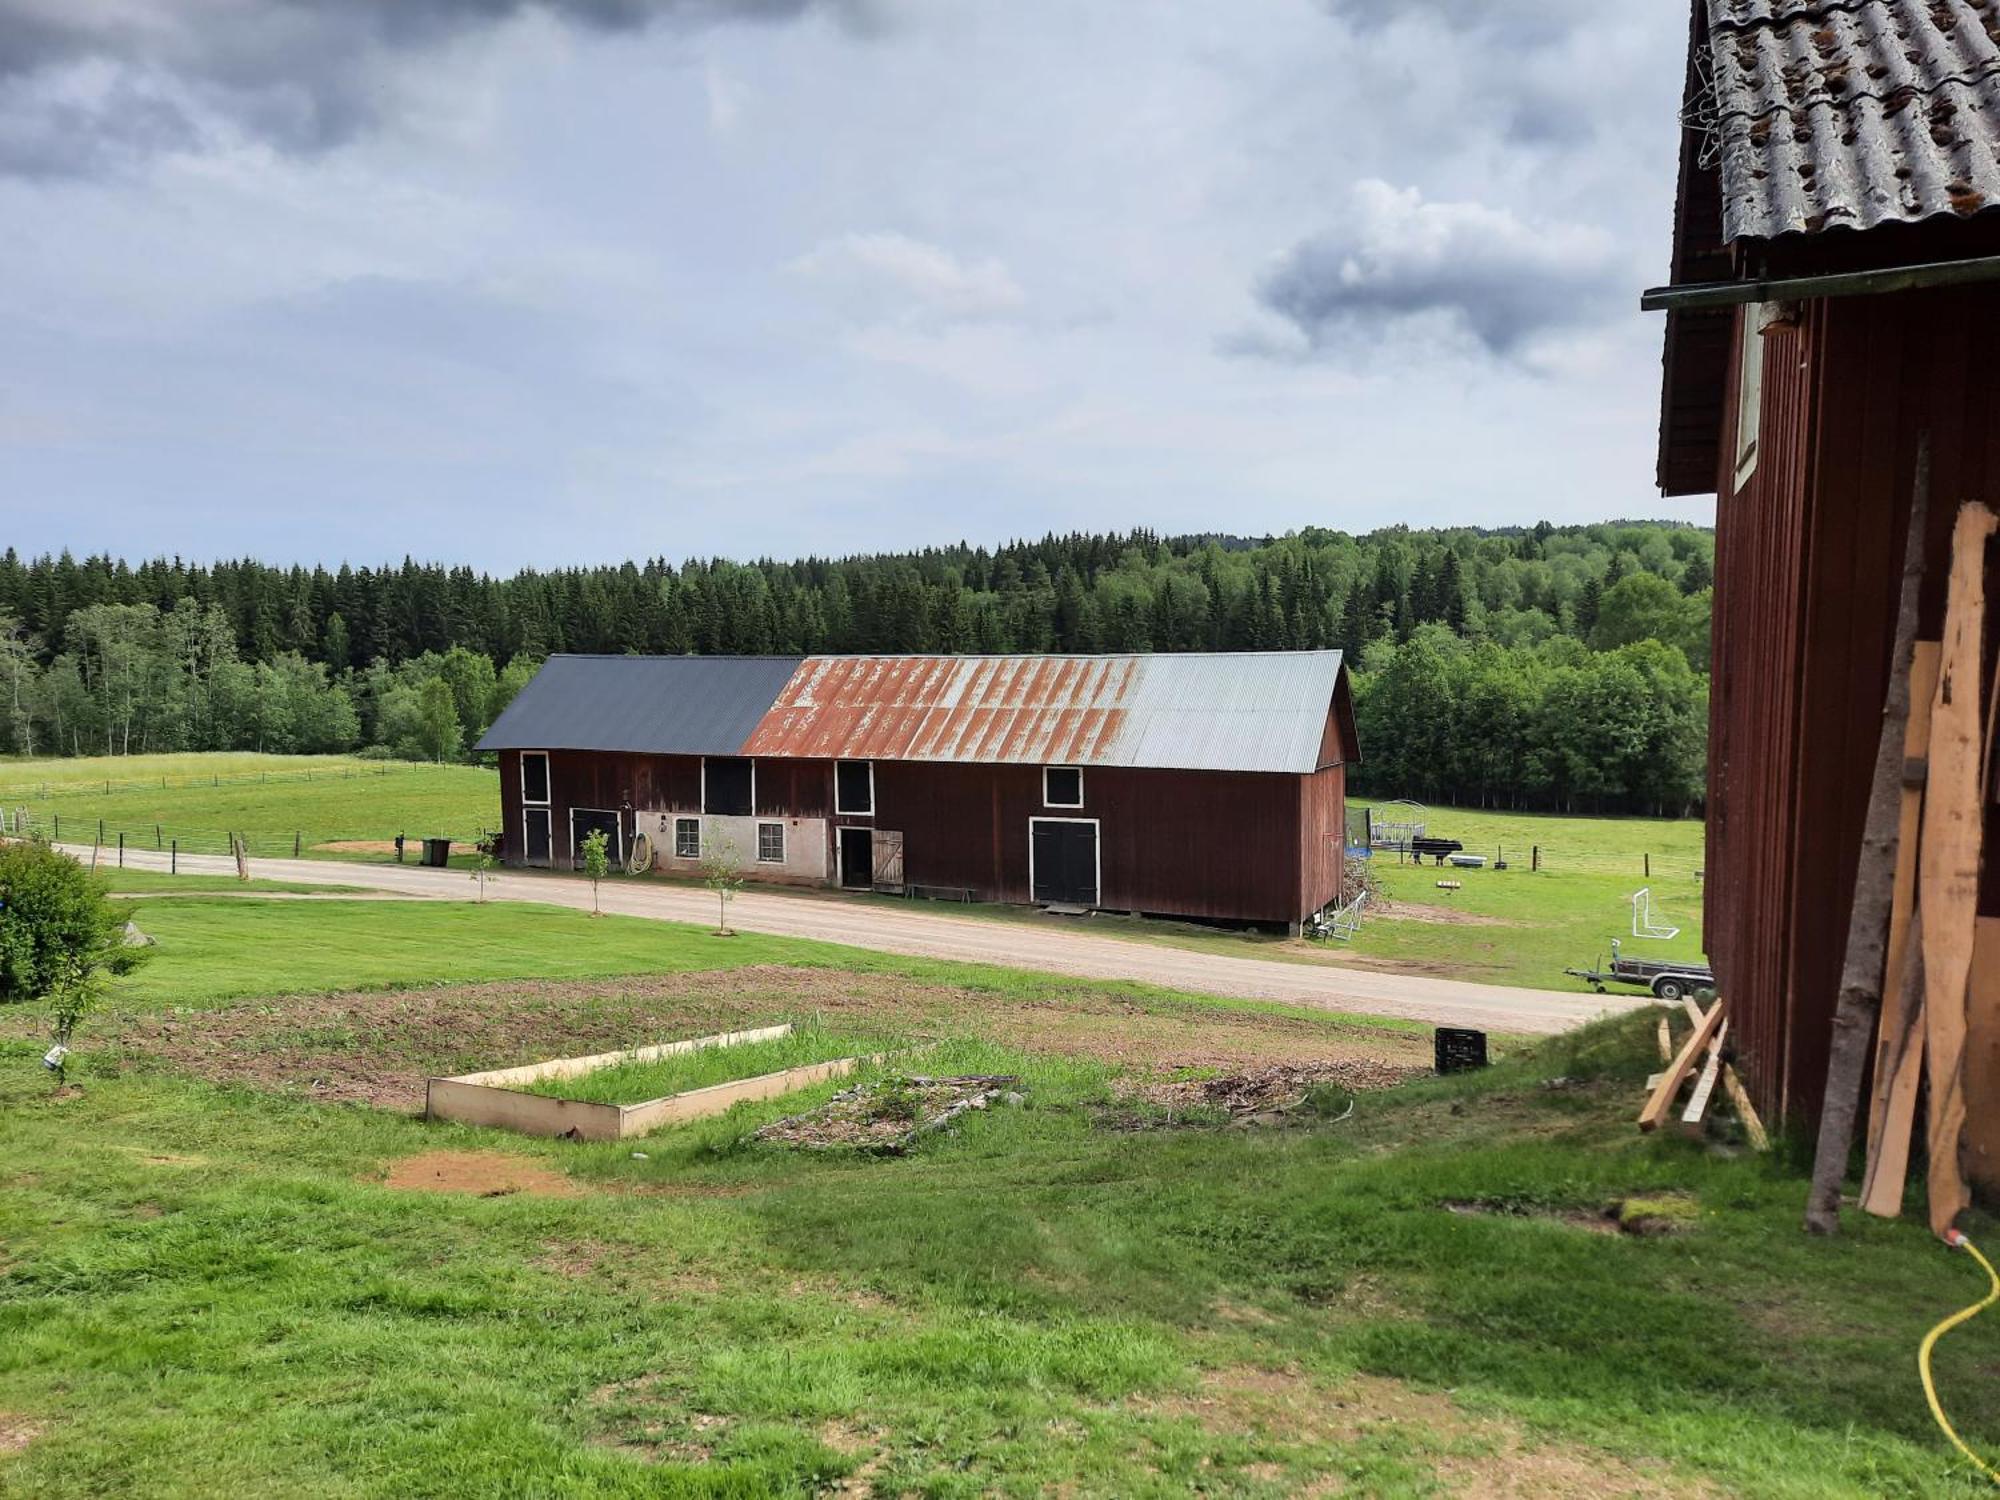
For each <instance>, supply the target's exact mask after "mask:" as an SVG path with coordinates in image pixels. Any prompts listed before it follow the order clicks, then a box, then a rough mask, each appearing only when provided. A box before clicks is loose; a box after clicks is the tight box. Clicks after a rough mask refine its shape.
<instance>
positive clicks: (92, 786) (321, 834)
mask: <svg viewBox="0 0 2000 1500" xmlns="http://www.w3.org/2000/svg"><path fill="white" fill-rule="evenodd" d="M0 807H4V808H6V809H7V813H8V816H9V818H10V819H11V818H12V816H13V815H14V811H15V809H17V808H23V807H25V808H26V809H27V810H28V813H29V815H30V817H31V818H32V819H33V821H34V825H35V826H36V827H37V828H38V829H40V830H41V831H43V832H45V833H46V832H53V830H54V829H55V826H56V819H58V818H60V819H61V832H62V838H63V841H64V842H66V843H78V842H81V843H89V842H91V841H92V840H93V839H95V838H96V836H97V830H98V822H99V820H100V819H102V820H103V824H104V834H105V842H106V843H107V844H108V845H113V846H115V845H116V843H117V840H118V835H119V833H120V832H121V831H122V832H123V833H124V834H125V835H126V839H127V841H128V843H129V844H130V845H131V847H133V848H145V849H151V848H154V847H155V846H156V845H159V846H165V845H166V844H167V843H169V842H170V841H175V840H178V842H179V845H180V848H181V852H183V853H203V854H213V853H226V852H227V851H228V847H229V844H228V835H229V834H230V833H232V832H235V833H241V834H242V835H243V836H244V837H245V839H246V840H247V841H248V842H249V845H250V851H251V853H252V854H253V855H259V854H261V855H266V856H271V855H287V856H288V855H290V854H291V852H292V849H293V846H294V841H295V840H296V842H297V845H298V847H299V849H300V852H301V853H303V854H307V855H317V856H321V857H346V858H368V859H381V858H384V857H385V856H384V855H383V854H382V853H381V852H380V851H379V850H352V849H350V850H335V849H329V848H326V847H324V846H326V845H329V844H341V843H346V844H378V845H379V844H382V843H386V842H387V841H389V840H393V839H394V838H395V837H396V835H397V834H399V833H400V834H406V835H408V837H409V838H411V839H412V840H415V839H420V838H426V837H446V838H452V839H455V840H458V841H459V842H460V845H461V848H469V847H470V843H471V841H472V840H473V839H474V838H475V837H477V835H478V834H479V833H480V832H481V831H482V830H483V829H487V828H490V827H492V826H493V825H494V824H496V823H497V822H498V821H499V819H500V778H499V773H498V772H496V771H493V770H491V769H488V768H485V767H481V766H464V765H443V766H439V765H427V764H423V763H420V762H408V761H379V760H363V759H360V758H358V757H355V756H332V755H251V754H247V753H246V754H237V753H228V754H203V755H132V756H124V755H118V756H98V757H86V758H84V759H80V760H36V761H26V760H0Z"/></svg>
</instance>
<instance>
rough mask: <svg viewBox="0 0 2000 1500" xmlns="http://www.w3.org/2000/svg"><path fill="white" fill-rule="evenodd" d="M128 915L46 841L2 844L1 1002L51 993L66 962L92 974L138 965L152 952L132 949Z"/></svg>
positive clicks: (0, 862) (116, 971)
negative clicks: (127, 942)
mask: <svg viewBox="0 0 2000 1500" xmlns="http://www.w3.org/2000/svg"><path fill="white" fill-rule="evenodd" d="M129 916H130V912H129V911H127V910H126V909H124V908H121V907H118V906H114V905H112V903H111V902H110V901H108V900H106V899H105V894H104V889H103V887H102V886H101V885H100V884H99V883H98V882H97V881H95V880H93V879H92V878H91V877H90V874H89V873H88V872H87V871H86V870H85V869H84V868H83V866H82V865H80V864H78V863H77V862H76V860H74V859H72V858H71V857H70V856H69V855H67V854H64V853H62V852H61V851H60V850H57V849H52V848H50V847H49V846H48V845H47V844H46V843H43V842H42V841H40V840H39V839H32V840H24V841H22V842H18V843H9V844H6V845H0V1003H6V1002H15V1001H22V1000H39V999H41V998H42V997H43V996H44V995H47V994H49V993H50V992H51V991H52V990H54V989H55V988H56V985H57V981H58V979H59V978H60V977H61V976H62V974H63V973H64V967H65V961H66V960H74V961H75V962H76V963H77V964H79V965H81V966H82V972H83V974H84V975H85V976H86V977H88V976H89V975H93V974H95V973H96V972H97V971H98V970H100V969H108V970H110V971H111V972H112V973H114V974H123V973H126V972H128V971H129V970H131V969H133V968H135V967H137V965H138V964H139V962H140V961H141V960H142V959H143V958H144V956H145V954H146V951H147V950H146V949H144V948H139V947H127V946H126V945H125V922H126V919H127V918H128V917H129Z"/></svg>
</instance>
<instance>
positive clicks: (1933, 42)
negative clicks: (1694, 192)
mask: <svg viewBox="0 0 2000 1500" xmlns="http://www.w3.org/2000/svg"><path fill="white" fill-rule="evenodd" d="M1705 3H1706V5H1707V13H1708V22H1709V26H1708V48H1707V53H1708V57H1707V61H1708V63H1709V83H1708V87H1707V88H1706V89H1705V90H1703V91H1701V92H1700V93H1699V94H1698V95H1697V97H1696V98H1695V99H1694V100H1693V107H1692V116H1693V118H1692V120H1691V123H1693V124H1695V125H1697V126H1700V127H1703V128H1705V129H1706V130H1707V131H1709V132H1710V135H1709V139H1708V143H1707V149H1708V150H1710V151H1712V152H1713V153H1714V157H1715V160H1716V162H1717V164H1718V166H1719V169H1720V172H1721V178H1722V227H1723V238H1724V240H1726V241H1733V240H1738V239H1773V238H1776V237H1777V236H1779V235H1784V234H1795V233H1807V234H1810V233H1816V232H1818V231H1820V230H1822V229H1829V228H1834V227H1836V226H1842V225H1844V226H1847V227H1849V228H1854V229H1869V228H1873V227H1875V226H1876V225H1879V224H1886V223H1914V222H1916V221H1918V220H1922V219H1928V218H1933V217H1936V216H1939V215H1950V216H1953V217H1958V218H1963V217H1967V216H1970V215H1972V214H1974V213H1977V212H1979V211H1981V210H1982V209H1986V208H1989V207H1995V206H2000V151H1996V148H2000V0H1705Z"/></svg>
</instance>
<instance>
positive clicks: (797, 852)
mask: <svg viewBox="0 0 2000 1500" xmlns="http://www.w3.org/2000/svg"><path fill="white" fill-rule="evenodd" d="M692 816H695V815H694V814H691V813H671V812H658V811H653V812H646V813H642V814H640V815H639V819H638V824H639V828H640V830H641V831H642V832H644V833H645V834H646V835H647V836H648V837H650V838H651V839H652V841H653V868H654V869H656V870H661V871H664V872H666V873H667V874H670V875H699V874H700V873H701V861H700V860H698V859H677V858H675V857H674V822H675V820H676V819H677V818H685V817H692ZM699 816H700V817H701V847H702V852H703V853H704V854H707V853H710V852H712V851H713V850H714V848H715V845H716V841H717V840H719V839H728V840H729V841H730V842H731V843H732V844H734V845H735V846H736V857H737V859H738V860H739V861H741V862H742V865H743V876H744V878H745V879H746V880H788V881H811V882H814V883H821V882H825V881H828V880H831V879H832V878H833V868H832V866H833V857H832V855H831V854H830V853H829V852H828V849H829V843H828V837H827V823H826V819H825V818H726V817H720V816H717V815H716V814H713V813H702V814H700V815H699ZM760 823H782V824H784V825H785V859H784V863H783V864H775V863H774V864H766V863H764V862H762V861H761V860H759V859H758V858H757V825H758V824H760Z"/></svg>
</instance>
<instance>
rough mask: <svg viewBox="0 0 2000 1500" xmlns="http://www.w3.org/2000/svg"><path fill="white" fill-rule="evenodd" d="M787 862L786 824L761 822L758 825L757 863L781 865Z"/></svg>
mask: <svg viewBox="0 0 2000 1500" xmlns="http://www.w3.org/2000/svg"><path fill="white" fill-rule="evenodd" d="M784 862H785V825H784V824H783V823H759V824H758V825H757V863H758V864H760V865H781V864H783V863H784Z"/></svg>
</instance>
